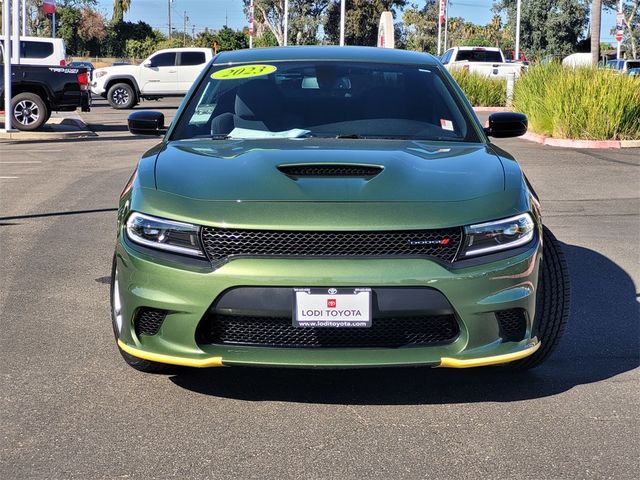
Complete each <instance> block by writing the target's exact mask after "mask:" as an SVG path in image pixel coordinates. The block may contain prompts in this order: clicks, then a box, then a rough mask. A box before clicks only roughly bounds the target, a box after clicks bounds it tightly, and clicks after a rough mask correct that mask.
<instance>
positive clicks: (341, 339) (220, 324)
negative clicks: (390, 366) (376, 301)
mask: <svg viewBox="0 0 640 480" xmlns="http://www.w3.org/2000/svg"><path fill="white" fill-rule="evenodd" d="M459 332H460V330H459V327H458V322H457V321H456V319H455V317H454V316H453V315H433V316H411V317H396V318H387V317H383V318H374V319H373V321H372V325H371V327H369V328H312V327H294V326H293V325H292V322H291V317H276V318H274V317H252V316H232V315H221V314H216V313H211V314H209V315H208V316H206V317H205V318H204V319H203V321H202V323H201V325H200V329H199V334H198V337H199V338H198V342H199V343H202V344H223V345H250V346H260V347H280V348H287V347H297V348H319V347H325V348H340V347H360V348H365V347H388V348H393V347H405V346H409V345H441V344H446V343H452V342H453V341H455V339H456V338H457V337H458V334H459Z"/></svg>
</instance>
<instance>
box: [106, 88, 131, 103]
mask: <svg viewBox="0 0 640 480" xmlns="http://www.w3.org/2000/svg"><path fill="white" fill-rule="evenodd" d="M129 98H130V95H129V92H128V91H127V89H126V88H116V89H115V90H114V91H113V93H112V94H111V100H113V103H115V104H116V105H126V104H127V103H129Z"/></svg>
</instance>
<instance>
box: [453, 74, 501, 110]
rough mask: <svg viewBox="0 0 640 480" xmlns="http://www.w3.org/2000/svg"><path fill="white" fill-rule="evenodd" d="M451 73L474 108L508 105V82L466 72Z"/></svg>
mask: <svg viewBox="0 0 640 480" xmlns="http://www.w3.org/2000/svg"><path fill="white" fill-rule="evenodd" d="M450 73H451V75H452V76H453V78H455V80H456V82H458V85H460V88H461V89H462V91H463V92H464V94H465V95H466V96H467V98H468V99H469V101H470V102H471V105H473V106H474V107H478V106H480V107H504V105H505V104H506V101H507V93H506V92H507V85H506V80H504V79H502V80H499V79H494V78H488V77H485V76H482V75H477V74H472V73H469V72H467V71H465V70H452V71H451V72H450Z"/></svg>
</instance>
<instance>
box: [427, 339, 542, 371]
mask: <svg viewBox="0 0 640 480" xmlns="http://www.w3.org/2000/svg"><path fill="white" fill-rule="evenodd" d="M540 345H542V344H541V343H540V342H539V341H538V339H537V338H533V339H532V340H531V343H529V344H528V345H527V347H526V348H525V349H524V350H520V351H518V352H513V353H504V354H502V355H493V356H491V357H479V358H451V357H442V358H441V359H440V365H439V367H440V368H472V367H486V366H489V365H500V364H502V363H509V362H514V361H516V360H520V359H522V358H525V357H528V356H529V355H533V354H534V353H535V352H536V351H537V350H538V349H539V348H540Z"/></svg>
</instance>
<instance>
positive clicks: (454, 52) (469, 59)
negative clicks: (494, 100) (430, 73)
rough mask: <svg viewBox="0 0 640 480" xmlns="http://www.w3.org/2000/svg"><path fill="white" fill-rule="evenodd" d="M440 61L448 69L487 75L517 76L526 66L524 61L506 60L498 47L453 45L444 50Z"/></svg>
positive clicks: (497, 76) (495, 76)
mask: <svg viewBox="0 0 640 480" xmlns="http://www.w3.org/2000/svg"><path fill="white" fill-rule="evenodd" d="M440 61H441V62H442V64H443V65H444V66H445V68H446V69H447V70H466V71H468V72H469V73H476V74H478V75H483V76H485V77H492V78H505V77H506V76H507V74H509V73H514V74H515V75H516V77H519V76H520V74H521V73H522V72H523V71H524V69H525V68H526V65H524V64H523V63H517V62H507V61H505V58H504V54H503V53H502V50H500V49H499V48H496V47H453V48H450V49H449V50H447V51H446V52H444V55H442V56H441V57H440Z"/></svg>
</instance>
